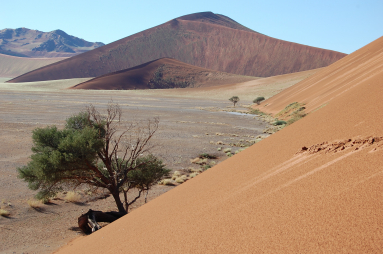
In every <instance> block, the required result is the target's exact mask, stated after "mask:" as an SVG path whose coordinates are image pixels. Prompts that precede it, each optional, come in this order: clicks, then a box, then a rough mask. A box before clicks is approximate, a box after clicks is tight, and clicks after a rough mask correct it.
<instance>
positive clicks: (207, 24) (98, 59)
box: [10, 12, 345, 82]
mask: <svg viewBox="0 0 383 254" xmlns="http://www.w3.org/2000/svg"><path fill="white" fill-rule="evenodd" d="M344 56H345V54H343V53H339V52H336V51H331V50H325V49H320V48H314V47H310V46H305V45H301V44H297V43H292V42H287V41H282V40H278V39H275V38H272V37H269V36H266V35H263V34H260V33H257V32H254V31H252V30H250V29H248V28H246V27H244V26H242V25H240V24H239V23H237V22H235V21H234V20H232V19H230V18H228V17H226V16H223V15H219V14H214V13H212V12H203V13H196V14H190V15H186V16H182V17H179V18H176V19H173V20H170V21H168V22H166V23H164V24H162V25H159V26H156V27H153V28H150V29H148V30H145V31H142V32H140V33H137V34H134V35H131V36H129V37H126V38H123V39H121V40H118V41H115V42H113V43H110V44H108V45H105V46H103V47H100V48H97V49H95V50H92V51H89V52H86V53H84V54H81V55H77V56H74V57H72V58H69V59H66V60H63V61H60V62H57V63H54V64H51V65H48V66H45V67H42V68H40V69H38V70H35V71H32V72H30V73H26V74H24V75H22V76H19V77H17V78H15V79H13V80H11V81H10V82H28V81H40V80H53V79H68V78H80V77H98V76H101V75H104V74H107V73H111V72H115V71H119V70H123V69H128V68H131V67H134V66H137V65H140V64H143V63H146V62H150V61H153V60H155V59H159V58H163V57H170V58H174V59H176V60H179V61H182V62H184V63H187V64H191V65H195V66H199V67H203V68H207V69H212V70H216V71H222V72H228V73H233V74H239V75H247V76H257V77H269V76H275V75H280V74H286V73H292V72H298V71H305V70H310V69H315V68H319V67H324V66H327V65H330V64H331V63H333V62H335V61H337V60H339V59H340V58H342V57H344Z"/></svg>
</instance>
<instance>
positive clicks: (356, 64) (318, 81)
mask: <svg viewBox="0 0 383 254" xmlns="http://www.w3.org/2000/svg"><path fill="white" fill-rule="evenodd" d="M379 40H380V41H383V39H381V38H380V39H379ZM379 40H377V41H376V42H374V43H376V44H378V45H379ZM380 45H382V42H380ZM382 51H383V49H380V50H378V51H377V52H370V50H369V48H362V49H359V50H358V51H357V52H355V53H354V54H352V55H348V56H346V57H344V58H343V59H342V60H340V61H337V62H335V63H333V64H332V65H331V66H329V68H323V69H322V70H321V71H320V72H318V73H317V74H316V75H313V76H311V77H310V78H307V79H305V80H303V81H301V82H300V83H298V84H296V85H295V86H292V87H290V88H288V89H286V90H284V91H282V92H281V93H279V94H277V95H275V96H273V97H272V98H270V99H268V100H266V101H264V102H262V104H261V105H260V106H256V107H257V108H259V109H260V110H262V111H264V112H267V113H272V114H275V113H278V112H279V111H281V110H282V109H284V108H285V107H286V106H287V105H289V104H290V103H292V102H300V103H305V104H306V105H305V107H306V112H311V111H312V110H315V109H317V108H319V107H322V106H325V105H326V104H327V103H328V102H330V101H332V100H334V99H336V98H337V97H338V96H340V95H342V94H343V93H345V92H346V91H348V90H349V89H351V88H352V87H353V86H357V85H358V84H360V83H362V82H364V81H365V79H366V78H369V77H370V76H371V75H374V74H375V73H376V72H379V71H381V69H382V66H381V65H379V64H377V62H379V61H380V59H381V57H382V56H381V53H382ZM355 55H358V56H359V55H363V57H358V58H356V57H355ZM366 58H370V61H369V62H368V63H365V61H366ZM355 103H358V101H355ZM266 104H267V105H266ZM264 105H266V106H264Z"/></svg>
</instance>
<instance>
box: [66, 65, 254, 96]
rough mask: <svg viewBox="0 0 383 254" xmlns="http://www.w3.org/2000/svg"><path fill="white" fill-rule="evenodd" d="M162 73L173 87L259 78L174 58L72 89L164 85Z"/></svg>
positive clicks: (134, 68)
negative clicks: (158, 83)
mask: <svg viewBox="0 0 383 254" xmlns="http://www.w3.org/2000/svg"><path fill="white" fill-rule="evenodd" d="M158 73H160V74H161V78H160V80H171V81H169V82H168V83H169V84H170V85H171V86H172V85H174V87H171V88H185V87H193V88H194V87H210V86H217V85H224V84H232V83H237V82H244V81H249V80H254V79H256V78H255V77H247V76H239V75H235V74H230V73H223V72H218V71H213V70H208V69H205V68H201V67H197V66H193V65H190V64H185V63H182V62H180V61H177V60H175V59H171V58H162V59H158V60H155V61H151V62H148V63H145V64H142V65H139V66H136V67H133V68H129V69H127V70H121V71H117V72H113V73H109V74H105V75H102V76H100V77H97V78H94V79H91V80H89V81H86V82H84V83H81V84H78V85H76V86H74V87H72V89H97V90H98V89H100V90H127V89H129V90H131V89H151V88H164V87H157V86H155V84H154V83H153V82H152V81H153V79H154V77H155V75H156V74H157V75H158ZM150 82H152V84H150Z"/></svg>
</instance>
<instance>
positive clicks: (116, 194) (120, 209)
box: [110, 190, 127, 214]
mask: <svg viewBox="0 0 383 254" xmlns="http://www.w3.org/2000/svg"><path fill="white" fill-rule="evenodd" d="M110 193H111V194H112V196H113V198H114V201H115V202H116V205H117V208H118V212H120V213H125V214H126V213H127V212H126V210H125V208H124V204H123V203H122V202H121V199H120V192H119V191H118V190H117V191H113V192H112V191H111V192H110Z"/></svg>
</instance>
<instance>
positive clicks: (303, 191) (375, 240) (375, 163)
mask: <svg viewBox="0 0 383 254" xmlns="http://www.w3.org/2000/svg"><path fill="white" fill-rule="evenodd" d="M382 64H383V37H382V38H380V39H378V40H376V41H374V42H372V43H371V44H369V45H367V46H366V47H364V48H362V49H360V50H358V51H356V52H354V53H352V54H351V55H349V56H347V57H345V58H344V59H343V60H340V61H339V62H337V63H335V64H333V65H331V66H329V67H326V68H325V69H324V70H322V71H320V72H319V73H316V74H314V75H313V76H312V77H310V78H309V80H308V81H304V82H301V83H299V84H297V85H295V86H293V87H292V88H291V89H290V91H294V89H295V88H296V87H300V89H298V90H297V92H296V94H297V95H296V97H294V98H300V99H301V101H302V102H306V103H307V105H308V106H309V108H310V109H313V108H316V107H318V106H320V105H322V104H323V103H324V102H325V103H328V104H327V105H326V106H325V107H322V108H321V109H319V110H317V111H315V112H312V113H311V114H309V115H308V116H306V117H305V118H303V119H302V120H299V121H298V122H296V123H294V124H292V125H290V126H288V127H286V128H284V129H283V130H281V131H279V132H277V133H275V134H273V135H272V136H270V137H269V138H267V139H265V140H263V141H261V142H259V143H257V144H255V145H253V146H252V147H250V148H248V149H247V150H245V151H243V152H241V153H239V154H238V155H235V156H233V157H232V158H230V159H227V160H225V161H224V162H222V163H220V164H218V165H217V166H215V167H213V168H211V169H209V170H207V171H206V172H204V173H203V174H201V175H199V176H197V177H196V178H194V179H192V180H190V181H188V182H186V183H184V184H182V185H181V186H179V187H177V188H175V189H173V190H171V191H169V192H167V193H166V194H164V195H162V196H160V197H158V198H156V199H155V200H153V201H151V202H149V203H148V204H146V205H144V206H142V207H141V208H139V209H137V210H135V211H133V212H132V213H130V214H129V215H127V216H125V217H123V218H121V219H120V220H118V221H117V222H114V223H112V224H110V225H108V226H106V227H105V228H102V229H101V230H99V231H97V232H95V233H94V234H92V235H90V236H87V237H84V238H82V239H79V240H77V241H74V242H71V243H69V244H68V245H67V246H66V247H64V248H62V249H61V250H59V251H58V253H71V254H72V253H382V251H383V103H382V100H383V85H382V82H383V68H382V67H378V66H382ZM321 80H323V81H321ZM302 83H305V84H306V86H307V89H305V88H304V87H303V86H302ZM323 86H326V87H327V90H326V89H325V88H324V87H323ZM330 87H331V88H330ZM309 89H312V90H317V89H318V90H321V89H322V90H321V91H323V92H325V91H327V93H323V94H322V93H318V94H317V95H316V97H318V96H319V97H324V98H325V99H321V102H315V100H314V99H313V98H311V99H310V100H309V99H307V100H306V97H305V96H304V95H305V94H306V96H312V94H311V93H304V92H302V91H303V90H307V91H308V90H309ZM298 95H299V96H300V97H299V96H298ZM289 96H291V97H292V96H293V95H289ZM316 97H314V98H316ZM318 100H319V99H318ZM311 101H313V102H311ZM309 103H310V104H309ZM285 104H286V103H283V105H285Z"/></svg>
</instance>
